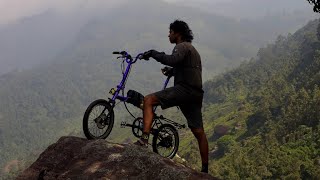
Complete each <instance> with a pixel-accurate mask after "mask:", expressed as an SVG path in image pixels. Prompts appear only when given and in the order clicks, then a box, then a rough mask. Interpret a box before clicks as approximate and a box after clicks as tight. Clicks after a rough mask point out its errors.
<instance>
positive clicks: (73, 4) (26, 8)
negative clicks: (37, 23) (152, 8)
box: [0, 0, 127, 24]
mask: <svg viewBox="0 0 320 180" xmlns="http://www.w3.org/2000/svg"><path fill="white" fill-rule="evenodd" d="M125 1H127V0H0V12H1V15H0V24H7V23H10V22H12V21H15V20H17V19H19V18H21V17H26V16H31V15H34V14H38V13H41V12H43V11H45V10H48V9H55V10H58V11H61V12H64V13H68V12H72V11H73V10H74V9H78V7H79V6H81V7H85V8H86V9H90V8H97V7H101V6H103V8H104V9H108V8H112V7H115V6H118V5H119V4H121V3H124V2H125Z"/></svg>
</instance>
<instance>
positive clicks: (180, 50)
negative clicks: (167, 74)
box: [151, 44, 187, 67]
mask: <svg viewBox="0 0 320 180" xmlns="http://www.w3.org/2000/svg"><path fill="white" fill-rule="evenodd" d="M186 51H187V50H186V48H185V46H184V45H183V44H178V45H176V47H175V48H174V49H173V52H172V54H171V55H166V54H165V53H164V52H158V51H155V50H153V52H152V54H151V57H152V58H154V59H155V60H156V61H158V62H160V63H162V64H164V65H168V66H172V67H173V66H175V65H176V64H178V63H180V62H181V61H183V59H184V58H185V55H186Z"/></svg>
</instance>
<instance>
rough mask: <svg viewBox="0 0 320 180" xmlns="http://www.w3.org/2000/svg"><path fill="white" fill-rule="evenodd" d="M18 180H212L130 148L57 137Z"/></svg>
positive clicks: (169, 161) (141, 149) (134, 146)
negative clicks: (56, 140)
mask: <svg viewBox="0 0 320 180" xmlns="http://www.w3.org/2000/svg"><path fill="white" fill-rule="evenodd" d="M17 179H18V180H20V179H45V180H46V179H71V180H72V179H77V180H78V179H80V180H85V179H88V180H89V179H90V180H91V179H153V180H156V179H165V180H167V179H179V180H180V179H192V180H193V179H215V178H213V177H212V176H210V175H208V174H204V173H200V172H197V171H195V170H193V169H191V168H189V167H185V166H184V165H182V164H178V163H175V162H174V161H172V160H170V159H168V158H163V157H161V156H159V155H158V154H155V153H153V152H152V151H151V150H150V149H145V148H143V147H139V146H136V145H133V144H115V143H110V142H107V141H106V140H101V139H100V140H87V139H84V138H79V137H69V136H68V137H61V138H60V139H59V140H58V142H57V143H55V144H52V145H50V146H49V147H48V148H47V149H46V150H45V151H44V152H43V153H42V154H41V155H40V156H39V158H38V159H37V161H36V162H34V163H33V164H32V165H31V166H30V167H29V168H27V169H26V170H25V171H24V172H22V173H21V174H20V175H19V176H18V177H17Z"/></svg>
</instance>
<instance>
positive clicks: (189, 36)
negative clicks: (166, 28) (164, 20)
mask: <svg viewBox="0 0 320 180" xmlns="http://www.w3.org/2000/svg"><path fill="white" fill-rule="evenodd" d="M170 29H171V30H173V32H175V33H180V34H181V36H182V40H183V41H187V42H192V40H193V33H192V31H191V29H190V28H189V26H188V24H187V23H185V22H184V21H181V20H175V21H174V22H173V23H171V24H170Z"/></svg>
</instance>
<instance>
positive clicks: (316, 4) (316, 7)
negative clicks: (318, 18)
mask: <svg viewBox="0 0 320 180" xmlns="http://www.w3.org/2000/svg"><path fill="white" fill-rule="evenodd" d="M307 1H308V2H309V3H310V4H313V11H314V12H317V13H320V1H319V0H307Z"/></svg>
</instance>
